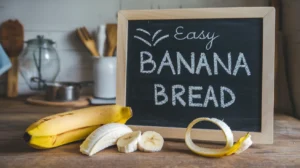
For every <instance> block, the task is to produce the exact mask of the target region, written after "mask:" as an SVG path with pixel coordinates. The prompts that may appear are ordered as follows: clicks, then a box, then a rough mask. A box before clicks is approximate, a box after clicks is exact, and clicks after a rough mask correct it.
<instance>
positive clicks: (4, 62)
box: [0, 44, 11, 76]
mask: <svg viewBox="0 0 300 168" xmlns="http://www.w3.org/2000/svg"><path fill="white" fill-rule="evenodd" d="M9 68H11V62H10V60H9V58H8V56H7V55H6V53H5V51H4V50H3V48H2V46H1V44H0V76H1V75H2V74H4V72H6V71H7V70H8V69H9Z"/></svg>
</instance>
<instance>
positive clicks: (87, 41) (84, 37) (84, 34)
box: [77, 27, 100, 57]
mask: <svg viewBox="0 0 300 168" xmlns="http://www.w3.org/2000/svg"><path fill="white" fill-rule="evenodd" d="M77 34H78V36H79V38H80V39H81V41H82V42H83V44H84V45H85V46H86V48H87V49H88V50H89V51H90V53H91V54H92V56H94V57H99V55H100V54H99V52H98V50H97V47H96V43H95V40H94V39H93V38H92V36H91V35H90V34H89V32H88V31H87V29H86V27H82V28H79V29H77Z"/></svg>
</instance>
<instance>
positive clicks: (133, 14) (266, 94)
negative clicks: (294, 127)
mask: <svg viewBox="0 0 300 168" xmlns="http://www.w3.org/2000/svg"><path fill="white" fill-rule="evenodd" d="M212 18H217V19H222V18H224V19H228V18H262V19H263V37H262V42H263V46H262V50H263V51H262V59H263V61H262V97H261V98H262V107H261V111H262V121H261V132H251V135H252V140H253V141H254V143H259V144H272V143H273V122H274V120H273V118H274V110H273V107H274V61H275V57H274V54H275V9H274V8H273V7H239V8H202V9H168V10H123V11H119V13H118V44H117V56H118V59H117V96H116V98H117V99H116V104H119V105H125V104H126V69H127V68H126V63H127V61H126V59H127V41H128V22H129V21H130V20H172V19H212ZM132 128H133V129H139V130H142V131H145V130H153V131H157V132H159V133H161V134H162V135H163V137H164V138H167V139H184V135H185V131H186V128H174V127H157V126H138V125H135V126H132ZM192 134H193V139H195V140H204V141H206V140H213V141H223V139H224V137H223V134H221V133H220V131H219V130H208V129H193V131H192ZM233 134H234V138H235V140H237V139H238V138H239V137H241V136H243V135H245V132H243V131H233ZM204 135H205V136H204Z"/></svg>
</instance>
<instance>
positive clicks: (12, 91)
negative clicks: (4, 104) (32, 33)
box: [0, 20, 24, 97]
mask: <svg viewBox="0 0 300 168" xmlns="http://www.w3.org/2000/svg"><path fill="white" fill-rule="evenodd" d="M0 43H1V44H2V46H3V48H4V50H5V52H6V53H7V55H8V56H9V57H10V61H11V63H12V68H11V69H10V70H9V71H8V80H7V97H16V96H18V69H19V65H18V63H19V62H18V56H19V55H20V53H21V51H22V49H23V44H24V29H23V26H22V24H21V23H20V22H19V21H18V20H8V21H6V22H4V23H3V24H2V25H1V27H0Z"/></svg>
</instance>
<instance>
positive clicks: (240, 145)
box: [185, 118, 252, 157]
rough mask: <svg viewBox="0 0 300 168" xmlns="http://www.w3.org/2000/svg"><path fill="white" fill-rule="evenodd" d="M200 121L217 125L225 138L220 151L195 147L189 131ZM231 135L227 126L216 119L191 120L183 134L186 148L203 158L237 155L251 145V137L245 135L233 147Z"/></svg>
mask: <svg viewBox="0 0 300 168" xmlns="http://www.w3.org/2000/svg"><path fill="white" fill-rule="evenodd" d="M201 121H209V122H212V123H214V124H216V125H218V126H219V127H220V128H221V129H222V131H223V133H224V135H225V138H226V146H225V147H224V148H221V149H214V148H204V147H199V146H197V145H196V144H195V143H194V142H193V141H192V139H191V130H192V128H193V126H194V125H195V124H197V123H198V122H201ZM233 142H234V140H233V134H232V131H231V129H230V128H229V126H228V125H227V124H226V123H225V122H223V121H221V120H219V119H216V118H197V119H195V120H193V121H192V122H191V123H190V124H189V125H188V127H187V130H186V134H185V144H186V145H187V146H188V148H189V149H190V150H191V151H193V152H194V153H196V154H198V155H201V156H205V157H223V156H228V155H232V154H239V153H242V152H243V151H245V150H246V149H248V148H249V147H250V146H251V145H252V140H251V135H250V134H249V133H247V134H246V135H245V136H243V137H241V138H240V139H239V140H238V141H237V142H236V143H235V144H234V145H233Z"/></svg>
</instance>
